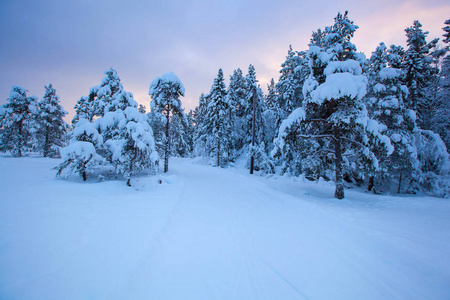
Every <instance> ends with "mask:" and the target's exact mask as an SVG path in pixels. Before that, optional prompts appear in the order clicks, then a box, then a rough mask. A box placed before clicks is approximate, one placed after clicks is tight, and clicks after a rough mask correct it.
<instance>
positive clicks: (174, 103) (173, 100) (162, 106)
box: [148, 73, 185, 172]
mask: <svg viewBox="0 0 450 300" xmlns="http://www.w3.org/2000/svg"><path fill="white" fill-rule="evenodd" d="M184 92H185V90H184V86H183V83H182V82H181V80H180V79H179V78H178V77H177V76H176V75H175V74H174V73H166V74H164V75H162V76H161V77H157V78H155V79H154V80H153V81H152V83H151V84H150V88H149V92H148V94H149V95H150V96H151V98H152V101H151V103H150V108H151V110H152V112H153V111H154V112H155V113H158V114H161V115H164V116H165V117H166V126H165V131H164V133H165V136H164V140H165V141H164V172H168V171H169V157H170V115H171V114H172V115H179V116H183V115H184V110H183V108H182V107H181V101H180V99H179V98H180V96H184Z"/></svg>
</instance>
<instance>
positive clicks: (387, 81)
mask: <svg viewBox="0 0 450 300" xmlns="http://www.w3.org/2000/svg"><path fill="white" fill-rule="evenodd" d="M391 49H399V48H398V47H396V46H394V45H393V46H391ZM393 65H395V66H400V65H399V64H398V57H397V56H394V55H392V51H391V52H388V50H387V47H386V46H385V45H384V43H380V45H379V46H378V47H377V49H376V50H375V52H373V54H372V56H371V58H370V67H369V73H368V76H369V88H368V94H367V97H366V99H367V107H368V110H369V114H370V116H371V117H372V118H373V119H375V120H376V121H377V122H379V123H380V124H382V125H384V126H386V129H385V131H384V135H386V136H388V137H389V138H390V140H391V143H392V145H393V146H394V150H393V153H392V154H391V155H389V156H386V149H385V148H384V147H383V146H382V145H377V144H376V143H375V144H372V146H371V150H372V151H373V152H374V153H375V155H376V156H377V157H379V158H380V159H379V167H378V168H377V169H378V170H377V172H376V174H377V177H379V180H380V182H381V183H382V184H380V185H379V186H378V187H377V190H381V189H383V188H384V189H388V187H389V185H390V183H391V182H393V181H395V180H396V179H397V180H398V187H397V189H396V190H397V191H398V192H400V191H401V184H402V181H403V182H410V183H411V184H410V186H409V187H408V189H409V190H411V189H412V190H414V189H415V184H416V183H417V180H418V174H419V163H418V157H417V154H418V153H417V149H416V146H415V141H414V133H415V132H416V130H417V129H416V124H415V121H416V115H415V112H414V111H412V110H409V109H407V108H406V107H405V104H404V102H405V101H406V97H407V95H408V89H407V87H406V86H405V85H403V84H402V82H401V80H402V78H403V77H404V73H403V71H402V70H401V69H399V68H395V67H392V66H393ZM372 141H375V142H376V140H373V139H372ZM370 173H371V174H370V182H369V190H371V189H372V188H373V186H374V184H375V182H374V179H375V178H374V173H375V170H370Z"/></svg>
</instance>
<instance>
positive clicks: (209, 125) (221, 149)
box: [203, 69, 232, 167]
mask: <svg viewBox="0 0 450 300" xmlns="http://www.w3.org/2000/svg"><path fill="white" fill-rule="evenodd" d="M226 94H227V92H226V87H225V82H224V78H223V71H222V69H219V72H218V74H217V77H216V78H215V79H214V84H213V85H212V87H211V91H210V92H209V95H208V97H209V98H210V100H209V104H208V109H207V114H206V116H205V117H206V118H205V120H204V123H203V128H204V129H203V130H204V132H207V136H206V139H207V145H208V146H209V147H210V153H214V154H215V158H216V165H217V166H218V167H220V166H222V165H224V164H225V163H226V162H227V160H229V159H230V156H231V151H232V144H231V141H232V123H231V122H230V121H231V120H229V118H228V116H229V114H228V112H229V110H230V107H229V103H228V101H227V98H226Z"/></svg>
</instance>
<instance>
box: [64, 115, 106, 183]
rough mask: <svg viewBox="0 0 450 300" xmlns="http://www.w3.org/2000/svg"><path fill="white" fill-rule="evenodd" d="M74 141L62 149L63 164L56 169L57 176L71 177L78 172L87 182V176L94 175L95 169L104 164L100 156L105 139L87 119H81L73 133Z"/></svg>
mask: <svg viewBox="0 0 450 300" xmlns="http://www.w3.org/2000/svg"><path fill="white" fill-rule="evenodd" d="M71 135H72V139H71V140H70V142H69V145H68V146H67V147H65V148H62V149H61V158H62V160H63V162H62V163H61V164H60V165H59V166H57V167H56V169H57V173H56V176H60V175H63V176H64V177H68V176H70V175H71V174H72V173H74V172H77V173H79V174H80V176H81V177H82V178H83V181H86V180H87V174H89V173H92V172H93V171H94V169H95V167H97V166H99V165H101V164H103V162H104V159H103V158H102V157H101V156H100V155H99V154H98V152H99V150H101V149H102V148H103V138H102V136H101V135H100V133H99V132H98V130H97V126H96V124H94V123H91V122H89V120H86V119H79V120H78V122H77V123H76V126H75V128H74V130H73V131H72V132H71Z"/></svg>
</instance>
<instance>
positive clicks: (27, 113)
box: [0, 86, 39, 157]
mask: <svg viewBox="0 0 450 300" xmlns="http://www.w3.org/2000/svg"><path fill="white" fill-rule="evenodd" d="M27 92H28V91H27V90H25V89H24V88H22V87H20V86H13V88H12V90H11V93H10V95H9V98H8V103H6V104H4V105H3V106H2V111H1V113H0V151H1V152H6V151H10V152H11V154H12V155H13V156H16V157H18V156H22V155H23V153H24V151H27V150H31V149H32V148H33V145H32V141H33V139H34V137H33V132H34V131H35V130H36V116H37V115H38V113H39V108H38V103H37V102H38V99H37V97H29V96H27Z"/></svg>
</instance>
